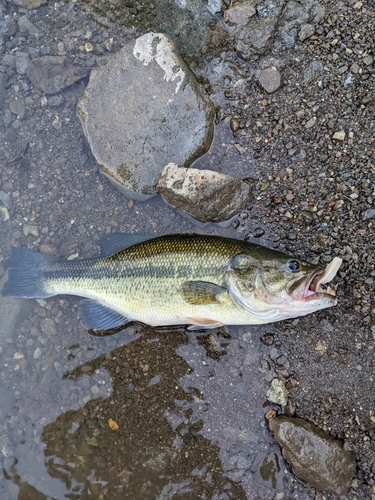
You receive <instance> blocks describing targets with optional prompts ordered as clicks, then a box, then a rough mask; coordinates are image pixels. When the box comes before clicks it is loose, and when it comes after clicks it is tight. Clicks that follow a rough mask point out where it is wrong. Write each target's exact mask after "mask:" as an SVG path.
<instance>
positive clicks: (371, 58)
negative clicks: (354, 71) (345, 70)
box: [362, 56, 374, 66]
mask: <svg viewBox="0 0 375 500" xmlns="http://www.w3.org/2000/svg"><path fill="white" fill-rule="evenodd" d="M362 60H363V62H364V63H365V64H366V66H370V64H372V62H373V60H374V58H373V57H372V56H366V57H364V58H363V59H362Z"/></svg>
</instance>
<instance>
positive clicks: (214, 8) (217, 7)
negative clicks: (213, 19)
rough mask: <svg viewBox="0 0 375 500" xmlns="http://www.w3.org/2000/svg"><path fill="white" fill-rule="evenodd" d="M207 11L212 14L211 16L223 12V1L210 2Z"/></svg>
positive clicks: (212, 0) (210, 0) (213, 0)
mask: <svg viewBox="0 0 375 500" xmlns="http://www.w3.org/2000/svg"><path fill="white" fill-rule="evenodd" d="M207 9H208V10H209V11H210V12H211V14H217V13H218V12H221V11H222V10H223V1H222V0H208V3H207Z"/></svg>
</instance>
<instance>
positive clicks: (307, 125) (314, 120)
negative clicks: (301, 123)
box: [305, 116, 316, 128]
mask: <svg viewBox="0 0 375 500" xmlns="http://www.w3.org/2000/svg"><path fill="white" fill-rule="evenodd" d="M315 123H316V117H315V116H313V117H312V118H310V120H308V121H307V122H306V124H305V128H312V127H314V125H315Z"/></svg>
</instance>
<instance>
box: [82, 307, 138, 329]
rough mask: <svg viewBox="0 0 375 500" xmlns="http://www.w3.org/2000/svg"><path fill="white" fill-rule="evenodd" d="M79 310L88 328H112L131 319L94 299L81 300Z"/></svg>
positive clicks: (84, 324) (83, 322)
mask: <svg viewBox="0 0 375 500" xmlns="http://www.w3.org/2000/svg"><path fill="white" fill-rule="evenodd" d="M79 312H80V316H81V320H82V324H83V326H84V327H85V328H87V329H88V330H96V331H98V330H99V331H104V330H110V329H112V328H118V327H119V326H122V325H124V324H125V323H128V322H129V321H131V320H130V319H129V318H126V317H125V316H123V315H122V314H119V313H117V312H116V311H114V310H113V309H110V308H109V307H107V306H103V304H99V302H97V301H96V300H92V299H83V300H81V302H80V303H79Z"/></svg>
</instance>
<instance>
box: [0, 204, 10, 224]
mask: <svg viewBox="0 0 375 500" xmlns="http://www.w3.org/2000/svg"><path fill="white" fill-rule="evenodd" d="M0 219H1V220H2V221H4V222H5V221H7V220H9V212H8V209H7V208H5V207H0Z"/></svg>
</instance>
